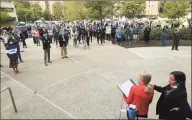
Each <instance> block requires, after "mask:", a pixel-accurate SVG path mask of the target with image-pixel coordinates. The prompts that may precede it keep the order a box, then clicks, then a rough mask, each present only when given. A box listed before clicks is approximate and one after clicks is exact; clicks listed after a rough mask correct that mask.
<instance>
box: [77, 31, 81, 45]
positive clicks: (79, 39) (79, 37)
mask: <svg viewBox="0 0 192 120" xmlns="http://www.w3.org/2000/svg"><path fill="white" fill-rule="evenodd" d="M77 40H78V41H79V43H80V42H81V34H80V33H79V34H78V36H77Z"/></svg>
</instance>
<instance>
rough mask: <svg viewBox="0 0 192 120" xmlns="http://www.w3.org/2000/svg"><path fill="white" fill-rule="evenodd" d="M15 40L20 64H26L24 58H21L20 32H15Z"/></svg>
mask: <svg viewBox="0 0 192 120" xmlns="http://www.w3.org/2000/svg"><path fill="white" fill-rule="evenodd" d="M13 37H14V39H13V43H14V44H15V45H16V46H17V55H18V57H19V60H20V62H24V61H23V60H22V57H21V53H20V52H21V51H20V46H19V42H20V39H21V38H20V34H19V31H15V33H14V35H13Z"/></svg>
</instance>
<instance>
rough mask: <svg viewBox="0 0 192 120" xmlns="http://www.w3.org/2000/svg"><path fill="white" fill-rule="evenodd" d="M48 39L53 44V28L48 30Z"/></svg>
mask: <svg viewBox="0 0 192 120" xmlns="http://www.w3.org/2000/svg"><path fill="white" fill-rule="evenodd" d="M48 37H49V39H50V42H51V43H52V42H53V41H52V39H53V30H52V29H51V28H49V29H48Z"/></svg>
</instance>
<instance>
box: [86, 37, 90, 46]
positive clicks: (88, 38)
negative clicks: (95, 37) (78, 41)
mask: <svg viewBox="0 0 192 120" xmlns="http://www.w3.org/2000/svg"><path fill="white" fill-rule="evenodd" d="M89 40H90V37H87V41H86V42H87V46H89Z"/></svg>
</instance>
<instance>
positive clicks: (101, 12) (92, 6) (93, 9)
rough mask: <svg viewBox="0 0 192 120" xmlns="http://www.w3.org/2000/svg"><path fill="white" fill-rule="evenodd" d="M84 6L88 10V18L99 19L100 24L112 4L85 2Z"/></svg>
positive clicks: (108, 2)
mask: <svg viewBox="0 0 192 120" xmlns="http://www.w3.org/2000/svg"><path fill="white" fill-rule="evenodd" d="M84 5H85V7H86V8H88V9H89V10H88V11H89V13H88V14H89V18H92V19H100V21H101V23H102V19H103V18H105V17H106V16H107V15H108V13H109V12H110V10H111V8H112V7H113V5H114V4H113V2H112V1H86V3H85V4H84Z"/></svg>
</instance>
